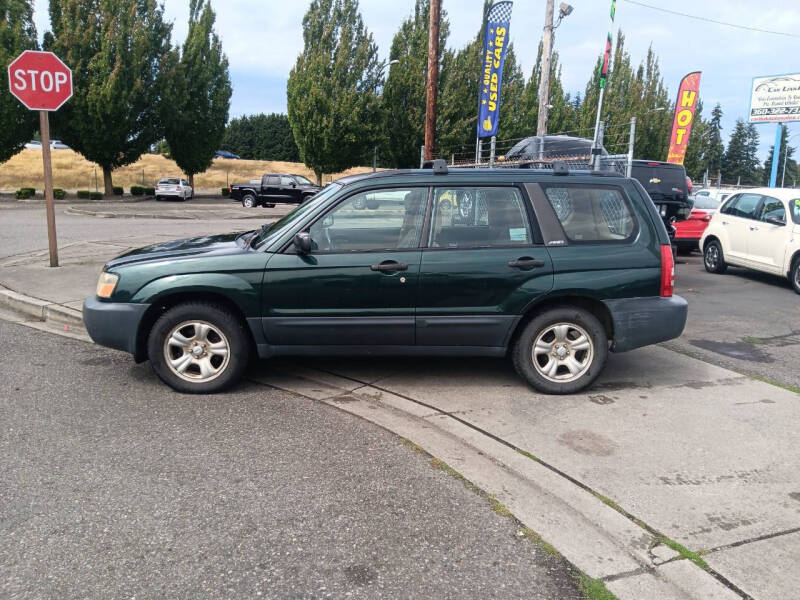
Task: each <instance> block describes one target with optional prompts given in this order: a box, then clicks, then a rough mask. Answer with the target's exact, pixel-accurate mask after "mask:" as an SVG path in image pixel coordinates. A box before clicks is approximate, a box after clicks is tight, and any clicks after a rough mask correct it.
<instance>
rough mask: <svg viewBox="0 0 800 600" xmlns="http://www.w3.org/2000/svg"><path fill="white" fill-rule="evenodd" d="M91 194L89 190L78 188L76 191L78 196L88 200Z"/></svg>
mask: <svg viewBox="0 0 800 600" xmlns="http://www.w3.org/2000/svg"><path fill="white" fill-rule="evenodd" d="M89 194H91V192H90V191H89V190H78V191H77V192H76V195H77V196H78V198H82V199H84V200H86V199H87V198H88V197H89Z"/></svg>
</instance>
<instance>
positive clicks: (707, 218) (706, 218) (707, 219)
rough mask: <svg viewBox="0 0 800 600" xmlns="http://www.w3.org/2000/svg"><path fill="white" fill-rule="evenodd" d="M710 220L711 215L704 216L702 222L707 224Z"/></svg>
mask: <svg viewBox="0 0 800 600" xmlns="http://www.w3.org/2000/svg"><path fill="white" fill-rule="evenodd" d="M710 220H711V215H706V216H705V217H703V221H706V222H708V221H710Z"/></svg>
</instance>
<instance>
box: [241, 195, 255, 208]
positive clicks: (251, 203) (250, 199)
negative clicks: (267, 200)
mask: <svg viewBox="0 0 800 600" xmlns="http://www.w3.org/2000/svg"><path fill="white" fill-rule="evenodd" d="M242 206H244V207H245V208H255V206H256V197H255V196H253V194H245V195H244V196H243V197H242Z"/></svg>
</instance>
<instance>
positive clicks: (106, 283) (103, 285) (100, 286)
mask: <svg viewBox="0 0 800 600" xmlns="http://www.w3.org/2000/svg"><path fill="white" fill-rule="evenodd" d="M118 281H119V275H117V274H116V273H106V272H105V271H103V272H102V273H100V279H99V280H98V281H97V296H98V297H100V298H110V297H111V294H113V293H114V288H115V287H117V282H118Z"/></svg>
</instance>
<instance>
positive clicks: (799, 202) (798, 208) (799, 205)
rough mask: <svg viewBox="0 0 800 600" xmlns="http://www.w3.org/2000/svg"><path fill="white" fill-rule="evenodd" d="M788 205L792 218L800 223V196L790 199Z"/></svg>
mask: <svg viewBox="0 0 800 600" xmlns="http://www.w3.org/2000/svg"><path fill="white" fill-rule="evenodd" d="M789 206H790V207H791V210H790V212H791V213H792V220H793V221H794V222H795V223H798V224H800V198H795V199H794V200H790V201H789Z"/></svg>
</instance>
